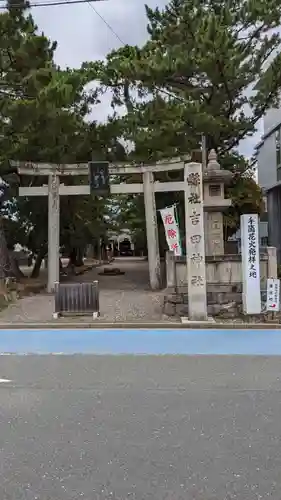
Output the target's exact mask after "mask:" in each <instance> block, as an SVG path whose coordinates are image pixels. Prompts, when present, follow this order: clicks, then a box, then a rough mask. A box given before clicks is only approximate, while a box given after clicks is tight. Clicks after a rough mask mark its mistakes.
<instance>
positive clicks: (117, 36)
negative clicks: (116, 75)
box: [86, 0, 186, 102]
mask: <svg viewBox="0 0 281 500" xmlns="http://www.w3.org/2000/svg"><path fill="white" fill-rule="evenodd" d="M86 1H87V3H88V4H89V5H90V7H91V8H92V9H93V11H94V12H95V13H96V14H97V16H98V17H99V18H100V19H101V20H102V22H103V23H104V24H105V25H106V26H107V28H108V29H109V30H110V31H111V33H112V34H113V35H114V36H115V37H116V38H117V39H118V40H119V42H121V43H122V45H124V46H126V43H125V42H124V40H122V38H121V37H120V36H119V35H118V33H116V31H115V30H114V29H113V28H112V26H111V25H110V24H109V22H108V21H107V20H106V19H105V18H104V17H103V16H102V15H101V14H100V13H99V12H98V11H97V9H96V8H95V7H94V6H93V5H92V4H91V2H90V0H86ZM153 88H154V89H155V90H157V91H158V92H162V93H163V94H165V95H167V96H168V97H173V98H174V99H176V100H177V101H180V102H186V101H185V99H183V98H182V97H179V96H177V95H175V94H173V93H172V92H169V91H168V90H164V89H160V88H159V87H157V86H156V85H153Z"/></svg>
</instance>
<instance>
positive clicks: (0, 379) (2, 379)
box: [0, 378, 12, 384]
mask: <svg viewBox="0 0 281 500" xmlns="http://www.w3.org/2000/svg"><path fill="white" fill-rule="evenodd" d="M5 382H12V381H11V380H9V379H7V378H0V384H4V383H5Z"/></svg>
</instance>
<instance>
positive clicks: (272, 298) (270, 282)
mask: <svg viewBox="0 0 281 500" xmlns="http://www.w3.org/2000/svg"><path fill="white" fill-rule="evenodd" d="M266 284H267V286H266V310H267V311H272V312H278V311H280V280H278V279H273V278H268V279H267V280H266Z"/></svg>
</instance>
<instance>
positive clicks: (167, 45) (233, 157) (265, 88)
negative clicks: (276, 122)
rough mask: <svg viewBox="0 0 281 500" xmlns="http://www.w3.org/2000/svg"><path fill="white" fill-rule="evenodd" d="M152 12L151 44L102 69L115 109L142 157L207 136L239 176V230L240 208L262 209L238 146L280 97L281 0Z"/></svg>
mask: <svg viewBox="0 0 281 500" xmlns="http://www.w3.org/2000/svg"><path fill="white" fill-rule="evenodd" d="M146 13H147V18H148V33H149V40H148V41H147V43H146V44H145V45H144V46H143V47H141V48H138V47H130V46H125V47H122V48H121V49H119V50H117V51H113V52H112V53H111V54H109V55H108V57H107V61H106V63H105V65H104V68H103V69H102V68H100V81H101V82H102V84H103V85H104V87H106V88H108V87H110V88H111V89H112V90H113V101H112V105H113V107H114V108H116V109H117V108H118V107H119V106H122V105H123V106H126V109H127V112H126V114H125V116H123V117H122V118H120V119H116V123H117V124H118V127H119V129H120V130H121V131H122V136H123V138H124V139H125V140H128V141H131V142H132V143H133V145H134V150H133V151H132V153H131V155H130V157H131V158H132V159H135V160H137V161H155V160H159V159H161V158H163V157H172V156H179V155H184V154H186V153H190V152H192V151H193V150H198V149H200V147H201V139H202V135H203V134H204V135H205V137H206V138H207V149H208V150H210V149H212V148H215V149H216V150H217V152H218V156H219V160H220V162H221V164H222V166H223V167H225V168H229V164H230V165H231V169H232V170H233V171H234V172H235V174H236V175H235V177H234V182H233V184H232V186H231V188H230V189H229V190H228V193H229V195H231V196H233V200H234V207H233V209H232V211H231V212H229V213H228V214H227V217H226V223H227V224H228V226H229V230H230V231H233V230H234V229H235V228H237V224H238V221H239V215H240V213H243V211H244V210H248V211H250V212H253V211H258V212H259V211H260V210H261V208H262V203H261V193H260V190H259V188H258V187H257V186H256V183H255V182H254V181H253V180H252V179H251V180H249V176H250V177H251V168H250V164H249V162H247V161H246V160H245V159H244V158H243V157H241V156H240V155H239V154H238V153H237V151H236V150H235V148H236V146H238V144H239V142H240V140H241V139H242V138H245V137H247V136H250V135H252V134H253V133H254V132H255V127H256V123H257V121H258V120H259V119H260V118H261V116H262V115H263V113H264V112H265V110H266V109H267V108H268V107H270V106H272V105H274V104H276V102H277V100H278V95H279V91H280V87H281V55H280V50H279V49H280V41H281V39H280V33H279V31H278V30H274V28H276V27H277V26H279V25H280V22H281V2H280V1H277V2H276V1H275V0H270V1H269V2H268V1H267V0H266V1H265V0H258V1H255V2H253V1H252V0H247V1H246V2H245V1H244V0H234V1H233V0H232V1H227V2H225V0H171V1H170V2H169V4H168V5H167V6H166V7H165V8H164V9H163V10H160V9H159V8H156V9H154V10H153V9H150V8H149V7H146ZM89 67H91V65H90V66H89ZM238 174H239V175H238ZM251 189H252V194H251V193H250V191H251Z"/></svg>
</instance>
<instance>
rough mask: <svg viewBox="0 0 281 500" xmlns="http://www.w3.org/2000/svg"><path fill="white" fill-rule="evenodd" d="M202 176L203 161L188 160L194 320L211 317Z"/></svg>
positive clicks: (190, 292) (190, 291)
mask: <svg viewBox="0 0 281 500" xmlns="http://www.w3.org/2000/svg"><path fill="white" fill-rule="evenodd" d="M202 177H203V176H202V165H201V163H186V164H185V167H184V181H185V186H186V187H185V231H186V264H187V281H188V318H189V320H190V321H206V320H207V319H208V315H207V289H206V264H205V243H204V212H203V183H202Z"/></svg>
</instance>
